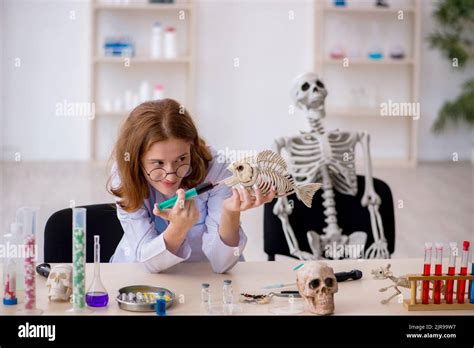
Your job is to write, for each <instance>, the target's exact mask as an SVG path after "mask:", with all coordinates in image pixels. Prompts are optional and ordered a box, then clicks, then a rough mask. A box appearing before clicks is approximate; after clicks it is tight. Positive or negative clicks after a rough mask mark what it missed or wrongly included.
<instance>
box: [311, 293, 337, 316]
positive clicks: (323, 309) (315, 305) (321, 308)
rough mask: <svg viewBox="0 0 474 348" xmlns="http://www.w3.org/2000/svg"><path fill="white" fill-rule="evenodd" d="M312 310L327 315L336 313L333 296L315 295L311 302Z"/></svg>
mask: <svg viewBox="0 0 474 348" xmlns="http://www.w3.org/2000/svg"><path fill="white" fill-rule="evenodd" d="M310 308H311V312H313V313H316V314H319V315H326V314H332V313H334V302H333V300H332V299H331V298H321V299H318V298H315V297H313V298H312V300H311V303H310Z"/></svg>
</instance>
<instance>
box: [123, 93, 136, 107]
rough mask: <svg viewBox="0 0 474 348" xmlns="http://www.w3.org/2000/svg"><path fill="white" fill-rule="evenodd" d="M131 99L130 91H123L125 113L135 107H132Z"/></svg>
mask: <svg viewBox="0 0 474 348" xmlns="http://www.w3.org/2000/svg"><path fill="white" fill-rule="evenodd" d="M132 98H133V92H132V90H131V89H127V90H126V91H125V98H124V105H125V110H127V111H130V110H132V109H133V108H134V107H135V105H133V103H132Z"/></svg>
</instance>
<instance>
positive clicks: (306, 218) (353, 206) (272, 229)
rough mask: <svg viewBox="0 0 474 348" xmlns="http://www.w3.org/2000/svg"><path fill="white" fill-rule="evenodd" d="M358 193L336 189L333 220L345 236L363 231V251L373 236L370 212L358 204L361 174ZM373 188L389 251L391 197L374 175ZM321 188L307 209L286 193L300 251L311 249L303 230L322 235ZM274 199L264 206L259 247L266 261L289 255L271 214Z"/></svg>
mask: <svg viewBox="0 0 474 348" xmlns="http://www.w3.org/2000/svg"><path fill="white" fill-rule="evenodd" d="M357 184H358V192H357V195H355V196H350V195H344V194H341V193H339V192H337V191H336V190H335V191H334V193H335V197H334V199H335V201H336V211H337V221H338V225H339V227H340V228H341V229H342V231H343V234H345V235H348V234H350V233H352V232H355V231H364V232H366V233H367V242H366V245H365V250H367V248H368V247H369V246H370V245H372V243H373V242H374V238H373V235H372V227H371V224H370V215H369V211H368V209H367V208H364V207H362V206H361V204H360V201H361V198H362V195H363V194H364V187H365V182H364V176H361V175H358V176H357ZM374 188H375V191H376V192H377V194H378V195H379V196H380V198H381V199H382V204H381V205H380V208H379V211H380V215H381V216H382V221H383V227H384V234H385V238H386V239H387V243H388V251H389V253H390V254H393V252H394V250H395V215H394V208H393V198H392V192H391V191H390V187H389V186H388V185H387V184H386V183H385V182H383V181H382V180H379V179H375V178H374ZM322 193H323V190H322V189H320V190H318V191H317V192H316V194H315V195H314V198H313V204H312V207H311V208H307V207H306V206H305V205H304V204H303V202H301V201H299V200H298V199H297V198H296V196H295V195H294V194H293V195H290V196H288V199H292V200H293V201H294V209H293V212H292V214H291V215H290V217H289V221H290V225H291V227H292V228H293V231H294V233H295V237H296V240H297V241H298V244H299V248H300V249H301V250H303V251H307V252H311V249H310V247H309V243H308V240H307V237H306V233H307V232H308V231H309V230H312V231H316V232H317V233H319V234H322V233H323V232H322V231H323V228H324V227H326V223H325V222H324V219H325V216H324V213H323V211H324V207H323V205H322V203H323V198H322V197H321V195H322ZM275 203H276V200H273V202H271V203H268V204H266V205H265V208H264V223H263V248H264V251H265V253H266V254H267V255H268V260H269V261H274V260H275V255H276V254H278V255H286V256H291V257H293V256H292V255H290V250H289V247H288V244H287V241H286V239H285V235H284V232H283V228H282V225H281V220H280V219H279V218H278V216H276V215H274V214H273V206H274V205H275Z"/></svg>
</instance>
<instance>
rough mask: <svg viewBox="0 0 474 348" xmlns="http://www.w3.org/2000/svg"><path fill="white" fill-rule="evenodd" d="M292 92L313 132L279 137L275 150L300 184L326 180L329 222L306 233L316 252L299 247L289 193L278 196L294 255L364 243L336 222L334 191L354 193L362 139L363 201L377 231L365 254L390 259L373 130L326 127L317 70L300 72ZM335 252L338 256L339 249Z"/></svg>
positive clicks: (313, 255) (277, 211)
mask: <svg viewBox="0 0 474 348" xmlns="http://www.w3.org/2000/svg"><path fill="white" fill-rule="evenodd" d="M291 95H292V98H293V99H294V102H295V105H296V106H298V107H300V108H302V109H303V110H305V111H306V117H307V119H308V121H309V124H310V128H311V130H310V132H301V134H300V135H296V136H292V137H282V138H278V139H276V152H277V153H279V154H281V152H282V150H283V149H284V150H285V152H286V154H287V157H288V158H287V162H288V166H289V172H290V173H291V175H292V176H293V177H294V179H295V181H296V182H297V183H298V184H302V185H303V184H307V183H310V182H322V189H323V191H324V192H323V194H322V197H323V199H324V202H323V206H324V208H325V210H324V215H325V216H326V219H325V220H324V221H325V222H326V224H327V226H326V227H325V228H323V234H322V235H319V234H318V233H316V232H314V231H308V233H307V238H308V242H309V245H310V247H311V251H312V253H308V252H305V251H302V250H300V249H299V246H298V242H297V240H296V237H295V234H294V232H293V229H292V227H291V225H290V223H289V216H290V215H291V213H292V211H293V206H292V204H290V203H289V201H288V199H287V197H282V198H279V199H278V201H277V203H276V204H275V206H274V209H273V213H274V214H275V215H278V217H279V218H280V220H281V222H282V227H283V231H284V233H285V237H286V240H287V242H288V246H289V249H290V253H291V255H294V256H296V257H298V258H300V259H303V260H312V259H322V258H324V257H323V251H324V250H325V249H326V246H330V247H333V246H334V245H336V247H339V246H340V245H346V244H349V245H351V246H354V245H365V242H366V240H367V233H366V232H362V231H355V232H353V233H351V234H350V235H349V236H346V235H342V230H341V228H340V227H339V226H338V224H337V212H336V204H335V201H334V191H333V189H336V190H338V191H339V192H340V193H343V194H348V195H352V196H354V195H355V194H356V193H357V175H356V172H355V158H354V152H355V146H356V144H357V143H360V144H361V146H362V149H363V155H364V159H365V161H364V164H365V191H364V195H363V197H362V200H361V204H362V206H363V207H368V210H369V213H370V221H371V227H372V233H373V236H374V243H373V244H372V245H371V246H370V247H369V248H368V249H367V251H366V253H365V257H366V258H389V257H390V254H389V252H388V250H387V241H386V239H385V235H384V232H383V225H382V218H381V216H380V213H379V207H380V204H381V199H380V197H379V196H378V195H377V193H376V192H375V189H374V185H373V178H372V164H371V158H370V150H369V141H370V137H369V134H368V133H366V132H343V131H339V130H334V131H328V132H327V131H326V130H325V129H324V126H323V124H322V119H323V118H324V116H325V109H324V100H325V98H326V96H327V91H326V88H325V86H324V84H323V83H322V82H321V81H320V80H319V79H318V76H317V75H316V74H314V73H305V74H302V75H299V76H298V77H297V78H296V79H295V80H294V82H293V86H292V91H291ZM334 243H336V244H334ZM338 250H339V248H338ZM332 254H333V258H338V256H337V255H336V253H332Z"/></svg>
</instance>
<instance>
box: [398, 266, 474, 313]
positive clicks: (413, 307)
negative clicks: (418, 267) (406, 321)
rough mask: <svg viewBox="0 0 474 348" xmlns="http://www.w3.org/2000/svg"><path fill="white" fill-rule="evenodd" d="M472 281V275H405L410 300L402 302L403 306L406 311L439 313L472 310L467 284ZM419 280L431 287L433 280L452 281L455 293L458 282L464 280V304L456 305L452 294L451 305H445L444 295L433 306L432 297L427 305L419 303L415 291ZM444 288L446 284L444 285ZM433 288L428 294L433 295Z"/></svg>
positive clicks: (454, 295)
mask: <svg viewBox="0 0 474 348" xmlns="http://www.w3.org/2000/svg"><path fill="white" fill-rule="evenodd" d="M473 279H474V275H465V276H463V275H457V274H456V275H440V276H435V275H429V276H424V275H420V274H409V275H407V280H408V281H409V283H410V299H409V300H404V301H403V305H404V306H405V308H406V309H408V311H440V310H457V309H460V310H474V303H469V283H470V280H473ZM419 280H422V281H423V280H428V281H430V284H431V285H432V284H433V282H432V281H434V280H442V281H446V280H454V284H453V291H454V292H455V291H456V289H457V283H458V281H459V280H466V287H465V294H464V296H465V298H464V303H457V298H456V294H455V293H453V303H446V301H445V300H444V298H443V297H444V294H443V293H441V303H439V304H435V303H433V296H430V302H429V303H428V304H423V303H421V299H417V298H416V289H417V281H419ZM444 284H445V286H446V283H444ZM433 291H434V290H433V288H432V287H431V286H430V293H431V295H432V294H433Z"/></svg>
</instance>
